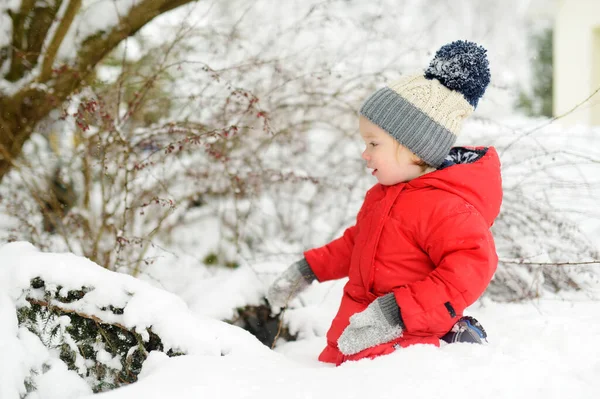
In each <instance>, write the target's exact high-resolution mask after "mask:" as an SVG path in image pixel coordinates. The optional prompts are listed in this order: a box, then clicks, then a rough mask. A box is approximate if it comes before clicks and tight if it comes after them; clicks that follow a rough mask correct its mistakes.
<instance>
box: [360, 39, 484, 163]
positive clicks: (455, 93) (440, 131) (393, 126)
mask: <svg viewBox="0 0 600 399" xmlns="http://www.w3.org/2000/svg"><path fill="white" fill-rule="evenodd" d="M489 82H490V69H489V63H488V60H487V57H486V49H484V48H483V47H481V46H479V45H477V44H476V43H473V42H468V41H463V40H457V41H455V42H452V43H450V44H446V45H444V46H442V47H441V48H440V49H439V50H438V51H437V53H436V54H435V57H434V58H433V60H431V63H430V64H429V67H428V68H427V70H425V73H424V74H417V75H411V76H406V77H403V78H402V79H400V80H398V81H396V82H394V83H392V84H390V85H388V86H387V87H384V88H382V89H379V90H377V91H376V92H375V93H373V94H372V95H371V96H370V97H369V98H368V99H367V101H365V103H364V104H363V106H362V107H361V109H360V114H361V115H362V116H364V117H366V118H367V119H369V120H370V121H371V122H373V123H374V124H376V125H377V126H379V127H380V128H382V129H383V130H385V131H386V132H387V133H389V134H390V135H391V136H392V137H393V138H395V139H396V140H397V141H398V142H399V143H400V144H402V145H403V146H405V147H407V148H408V149H409V150H411V151H412V152H413V153H415V154H416V155H417V156H418V157H419V158H421V159H422V160H423V161H425V162H426V163H427V164H429V165H431V166H433V167H436V168H438V167H440V166H441V164H442V163H443V162H444V159H445V158H446V156H447V155H448V153H449V152H450V148H451V147H452V146H453V145H454V143H455V141H456V137H457V136H458V134H459V133H460V130H461V127H462V123H463V120H464V119H465V118H467V117H468V116H469V115H471V113H472V112H473V111H474V110H475V108H476V107H477V103H478V102H479V99H480V98H481V96H482V95H483V93H484V92H485V89H486V87H487V85H488V83H489Z"/></svg>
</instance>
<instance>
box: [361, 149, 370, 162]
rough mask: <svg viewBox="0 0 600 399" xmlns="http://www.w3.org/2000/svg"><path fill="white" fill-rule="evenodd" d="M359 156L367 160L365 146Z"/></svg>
mask: <svg viewBox="0 0 600 399" xmlns="http://www.w3.org/2000/svg"><path fill="white" fill-rule="evenodd" d="M360 157H361V158H362V159H364V160H365V161H368V160H369V155H368V154H367V149H366V148H365V149H364V151H363V152H362V154H360Z"/></svg>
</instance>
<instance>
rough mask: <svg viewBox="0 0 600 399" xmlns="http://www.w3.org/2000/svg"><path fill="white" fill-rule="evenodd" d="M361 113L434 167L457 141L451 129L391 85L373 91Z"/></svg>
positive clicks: (437, 165) (436, 166) (441, 161)
mask: <svg viewBox="0 0 600 399" xmlns="http://www.w3.org/2000/svg"><path fill="white" fill-rule="evenodd" d="M360 114H361V115H363V116H364V117H366V118H367V119H369V120H370V121H371V122H373V123H374V124H376V125H377V126H379V127H380V128H382V129H383V130H385V131H386V132H387V133H389V134H390V135H391V136H392V137H393V138H395V139H396V140H397V141H398V142H399V143H400V144H402V145H403V146H405V147H406V148H408V149H409V150H411V151H412V152H413V153H415V154H416V155H417V156H418V157H419V158H421V159H422V160H423V161H425V162H426V163H427V164H429V165H431V166H433V167H435V168H438V167H440V166H441V165H442V163H443V162H444V159H445V158H446V156H447V155H448V153H449V152H450V148H451V147H452V146H453V145H454V142H455V141H456V135H455V134H453V133H452V132H451V131H450V130H448V129H446V128H445V127H444V126H442V125H440V124H439V123H438V122H436V121H435V120H433V119H432V118H431V117H430V116H428V115H427V114H425V113H424V112H423V111H421V110H420V109H419V108H418V107H416V106H414V105H413V104H411V103H410V102H409V101H407V100H406V99H404V98H403V97H402V96H400V95H399V94H398V93H396V92H395V91H394V90H392V89H390V88H388V87H384V88H382V89H379V90H377V91H376V92H375V93H373V94H372V95H371V96H370V97H369V98H368V99H367V101H365V103H364V104H363V106H362V107H361V109H360Z"/></svg>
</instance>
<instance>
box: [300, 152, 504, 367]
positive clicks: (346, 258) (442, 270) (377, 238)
mask: <svg viewBox="0 0 600 399" xmlns="http://www.w3.org/2000/svg"><path fill="white" fill-rule="evenodd" d="M451 155H453V156H454V158H455V159H454V160H455V161H457V163H456V164H454V165H451V166H449V167H446V168H444V169H440V170H436V171H434V172H431V173H427V174H425V175H423V176H421V177H418V178H416V179H414V180H411V181H409V182H407V183H399V184H396V185H393V186H383V185H381V184H376V185H375V186H374V187H373V188H371V189H370V190H369V191H368V192H367V194H366V196H365V200H364V203H363V205H362V207H361V209H360V212H359V213H358V216H357V218H356V224H355V225H354V226H352V227H350V228H348V229H347V230H346V231H345V232H344V234H343V236H342V237H340V238H338V239H336V240H334V241H332V242H331V243H329V244H327V245H325V246H323V247H321V248H316V249H312V250H309V251H307V252H305V253H304V256H305V258H306V260H307V262H308V264H309V265H310V267H311V269H312V271H313V272H314V273H315V275H316V277H317V279H318V281H321V282H322V281H327V280H334V279H339V278H343V277H349V281H348V283H347V284H346V286H345V287H344V295H343V298H342V302H341V304H340V308H339V310H338V313H337V315H336V317H335V318H334V319H333V322H332V323H331V327H330V329H329V331H328V333H327V347H326V348H325V349H324V350H323V352H322V353H321V355H320V356H319V360H321V361H323V362H330V363H336V364H338V365H339V364H341V363H342V362H344V361H346V360H357V359H362V358H365V357H370V358H372V357H375V356H379V355H384V354H387V353H390V352H393V351H394V346H395V344H398V345H399V346H401V347H406V346H408V345H412V344H417V343H423V344H434V345H439V338H440V337H441V336H443V335H444V334H445V333H447V332H448V331H449V330H450V329H451V328H452V326H453V325H454V323H455V322H456V321H457V320H458V319H459V318H460V317H461V316H462V314H463V311H464V309H465V308H466V307H467V306H469V305H471V304H472V303H473V302H474V301H475V300H476V299H477V298H478V297H479V296H480V295H481V294H482V293H483V291H484V290H485V289H486V287H487V286H488V284H489V282H490V280H491V278H492V275H493V274H494V271H495V270H496V266H497V263H498V257H497V255H496V249H495V246H494V240H493V238H492V235H491V233H490V227H491V226H492V224H493V222H494V219H495V218H496V216H498V213H499V211H500V204H501V202H502V186H501V179H500V160H499V158H498V154H497V153H496V150H495V149H494V148H492V147H490V148H483V147H480V148H470V149H467V148H454V149H453V150H452V152H451ZM460 158H462V159H460ZM473 158H475V160H473ZM465 162H466V163H465ZM390 292H393V293H394V295H395V297H396V302H397V303H398V306H399V308H400V314H401V317H402V320H403V321H404V324H405V328H406V329H405V330H404V332H403V334H402V336H401V337H400V338H398V339H396V340H394V341H391V342H388V343H385V344H381V345H378V346H375V347H372V348H368V349H365V350H363V351H362V352H359V353H357V354H355V355H351V356H345V355H343V354H342V353H341V352H340V351H339V350H338V347H337V340H338V338H339V336H340V335H341V334H342V331H344V329H345V328H346V326H347V325H348V323H349V318H350V316H352V315H353V314H355V313H357V312H360V311H362V310H364V309H365V308H366V307H367V306H368V305H369V304H370V303H371V302H373V301H374V300H375V299H376V298H377V297H380V296H382V295H385V294H387V293H390Z"/></svg>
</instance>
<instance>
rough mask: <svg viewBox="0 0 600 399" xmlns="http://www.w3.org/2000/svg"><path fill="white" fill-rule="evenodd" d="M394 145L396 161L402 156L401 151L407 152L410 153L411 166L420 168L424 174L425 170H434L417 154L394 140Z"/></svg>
mask: <svg viewBox="0 0 600 399" xmlns="http://www.w3.org/2000/svg"><path fill="white" fill-rule="evenodd" d="M394 145H395V146H396V161H400V157H401V156H402V152H403V151H407V152H408V153H410V160H411V162H412V163H413V164H415V165H417V166H420V167H421V171H423V172H425V171H426V170H427V169H432V170H435V169H436V168H434V167H433V166H431V165H429V164H428V163H427V162H425V161H423V160H422V159H421V158H419V156H418V155H417V154H415V153H414V152H412V151H411V150H409V149H408V148H407V147H405V146H403V145H402V144H400V143H399V142H398V141H396V140H394Z"/></svg>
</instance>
